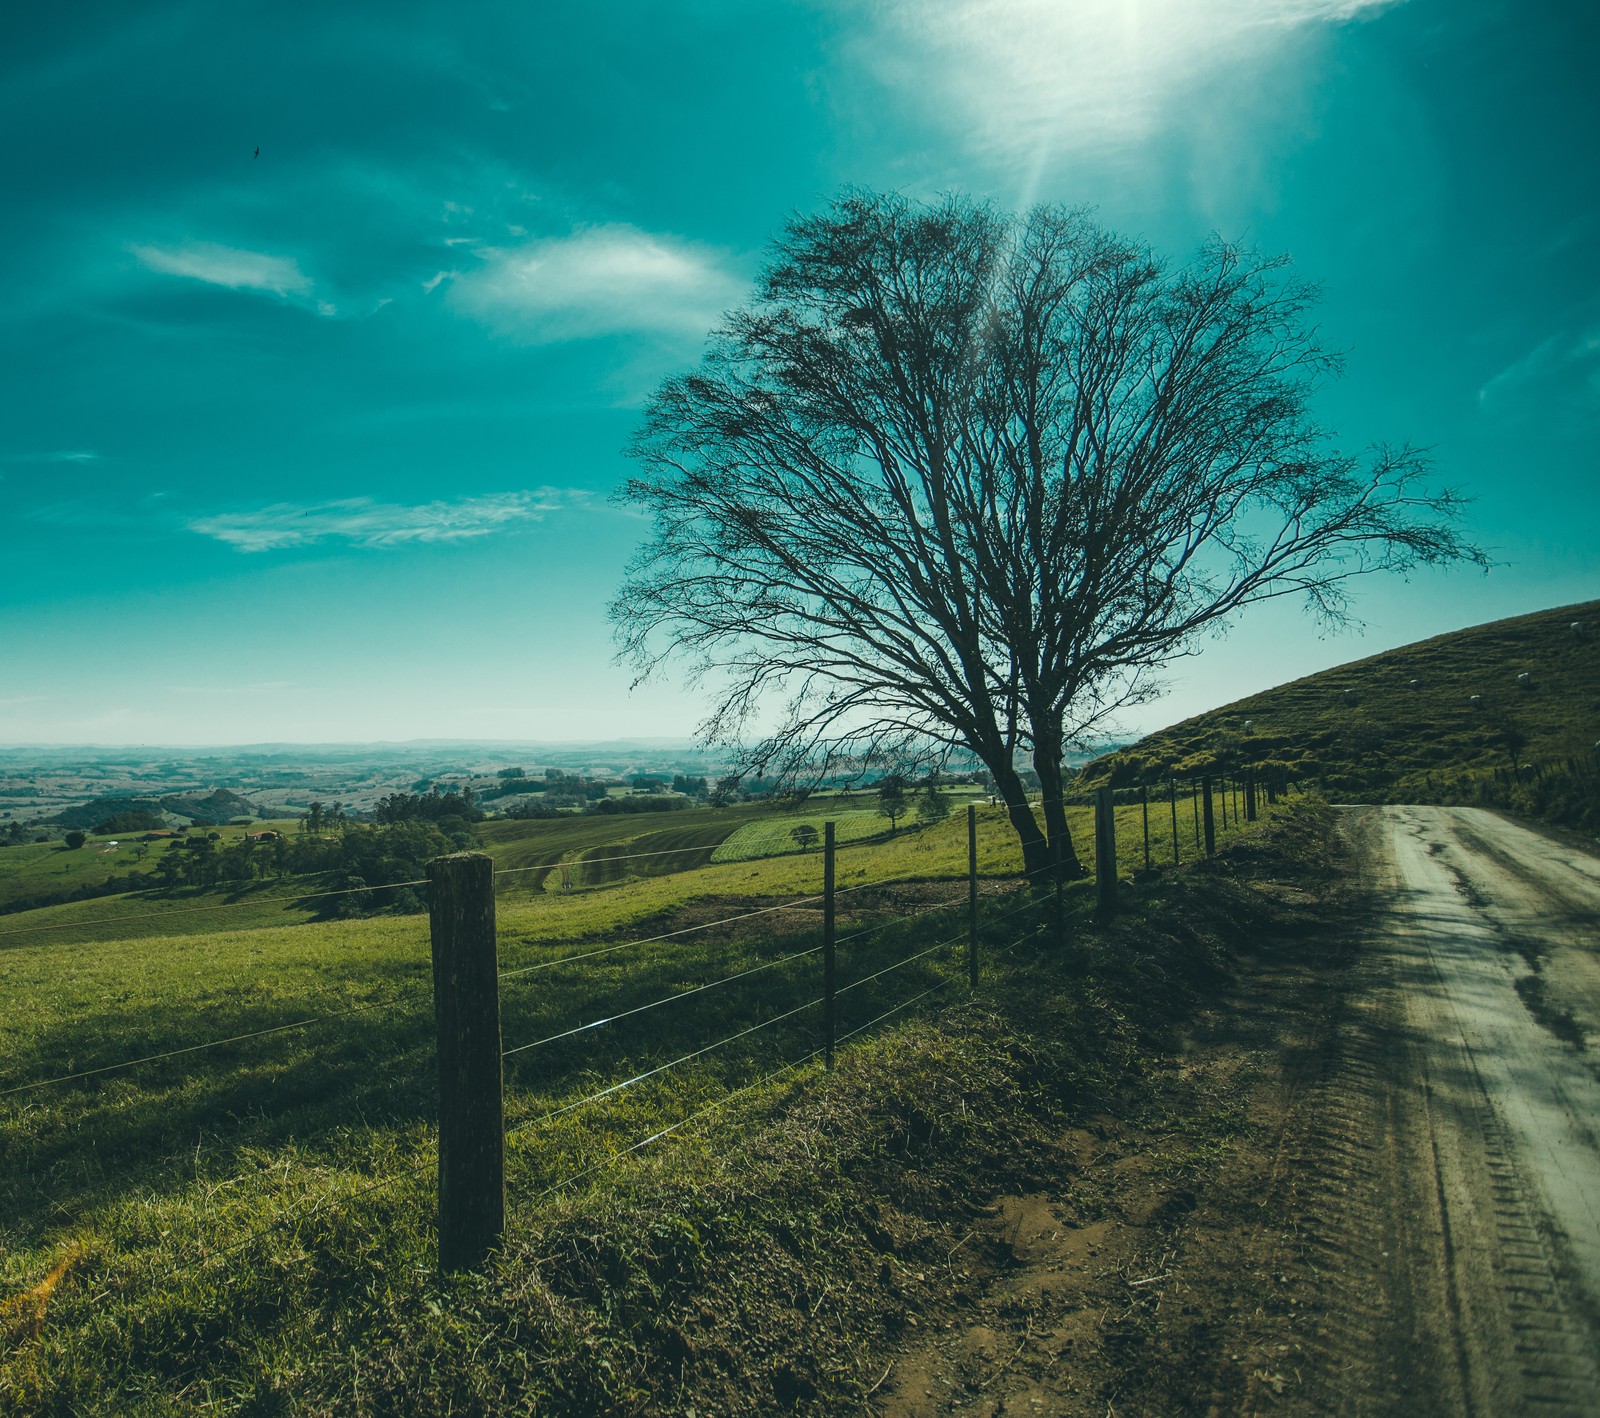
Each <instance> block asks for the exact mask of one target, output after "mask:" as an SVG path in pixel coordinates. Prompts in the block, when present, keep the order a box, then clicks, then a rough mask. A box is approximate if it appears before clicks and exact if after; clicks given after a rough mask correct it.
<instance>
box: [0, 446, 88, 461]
mask: <svg viewBox="0 0 1600 1418" xmlns="http://www.w3.org/2000/svg"><path fill="white" fill-rule="evenodd" d="M99 461H100V454H98V453H95V452H91V451H90V450H89V449H87V448H68V449H62V450H60V451H57V452H53V453H7V454H6V455H5V457H4V458H3V459H0V462H6V463H98V462H99Z"/></svg>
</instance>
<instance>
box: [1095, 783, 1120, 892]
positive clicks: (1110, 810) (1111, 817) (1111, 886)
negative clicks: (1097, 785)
mask: <svg viewBox="0 0 1600 1418" xmlns="http://www.w3.org/2000/svg"><path fill="white" fill-rule="evenodd" d="M1094 878H1095V886H1096V888H1097V890H1098V894H1099V906H1098V910H1099V913H1100V917H1101V919H1102V920H1105V919H1108V918H1110V917H1111V916H1114V915H1115V914H1116V911H1117V809H1116V804H1115V803H1113V802H1112V800H1111V789H1110V788H1101V789H1100V790H1099V791H1098V792H1097V793H1096V794H1095V795H1094Z"/></svg>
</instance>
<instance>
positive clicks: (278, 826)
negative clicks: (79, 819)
mask: <svg viewBox="0 0 1600 1418" xmlns="http://www.w3.org/2000/svg"><path fill="white" fill-rule="evenodd" d="M269 830H270V831H278V832H290V831H298V824H297V823H292V822H254V823H251V824H250V826H248V827H208V828H194V829H192V831H191V833H190V835H191V836H200V837H204V836H207V835H208V834H210V833H212V832H215V833H217V834H218V835H219V836H220V838H221V839H222V840H221V841H220V842H218V843H217V845H218V846H219V847H227V846H231V845H232V844H233V843H234V842H237V841H238V840H239V838H240V837H242V836H244V835H245V834H246V833H247V832H264V831H269ZM143 836H144V834H143V833H135V834H134V835H132V836H121V837H94V836H90V837H89V839H88V841H86V842H85V843H84V844H83V846H81V847H77V848H72V847H68V846H66V845H64V844H63V843H61V842H59V841H55V842H24V843H22V844H20V845H19V846H15V847H0V929H3V928H4V925H3V923H4V921H5V916H4V914H3V912H4V909H5V908H6V907H7V906H9V905H11V904H13V903H15V902H18V901H23V900H27V899H29V898H32V897H37V896H40V895H43V894H44V893H46V892H53V891H59V890H61V889H63V888H67V889H70V888H72V887H77V886H98V885H99V884H100V883H101V882H103V881H105V880H106V879H107V878H109V877H113V876H126V875H127V874H128V873H129V872H134V871H138V872H146V871H150V870H151V869H152V868H153V867H154V866H155V864H156V861H157V859H158V857H159V855H160V854H161V853H162V852H165V851H166V850H167V842H169V841H179V842H181V841H182V840H183V839H182V838H181V837H180V838H165V839H161V840H158V841H155V842H145V841H143V840H142V838H143ZM113 842H115V843H116V844H117V845H116V847H115V848H113V847H112V846H111V843H113ZM179 850H180V851H181V850H182V849H181V848H179Z"/></svg>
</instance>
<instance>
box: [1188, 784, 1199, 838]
mask: <svg viewBox="0 0 1600 1418" xmlns="http://www.w3.org/2000/svg"><path fill="white" fill-rule="evenodd" d="M1189 808H1190V811H1192V812H1193V813H1194V849H1195V851H1197V852H1198V851H1199V850H1200V843H1201V837H1200V780H1199V779H1198V778H1191V779H1190V780H1189Z"/></svg>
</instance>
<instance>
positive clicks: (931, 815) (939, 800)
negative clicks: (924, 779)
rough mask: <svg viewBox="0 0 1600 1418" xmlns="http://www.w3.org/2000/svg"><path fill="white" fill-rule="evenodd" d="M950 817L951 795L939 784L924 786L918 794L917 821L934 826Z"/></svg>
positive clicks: (931, 783) (933, 783)
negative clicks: (933, 824)
mask: <svg viewBox="0 0 1600 1418" xmlns="http://www.w3.org/2000/svg"><path fill="white" fill-rule="evenodd" d="M949 816H950V794H949V793H947V792H945V791H944V789H943V788H941V787H940V786H939V785H938V783H937V782H930V783H925V784H923V786H922V788H921V789H920V790H919V791H918V793H917V821H918V822H925V823H928V824H930V825H931V824H932V823H935V822H943V821H944V820H945V818H947V817H949Z"/></svg>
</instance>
